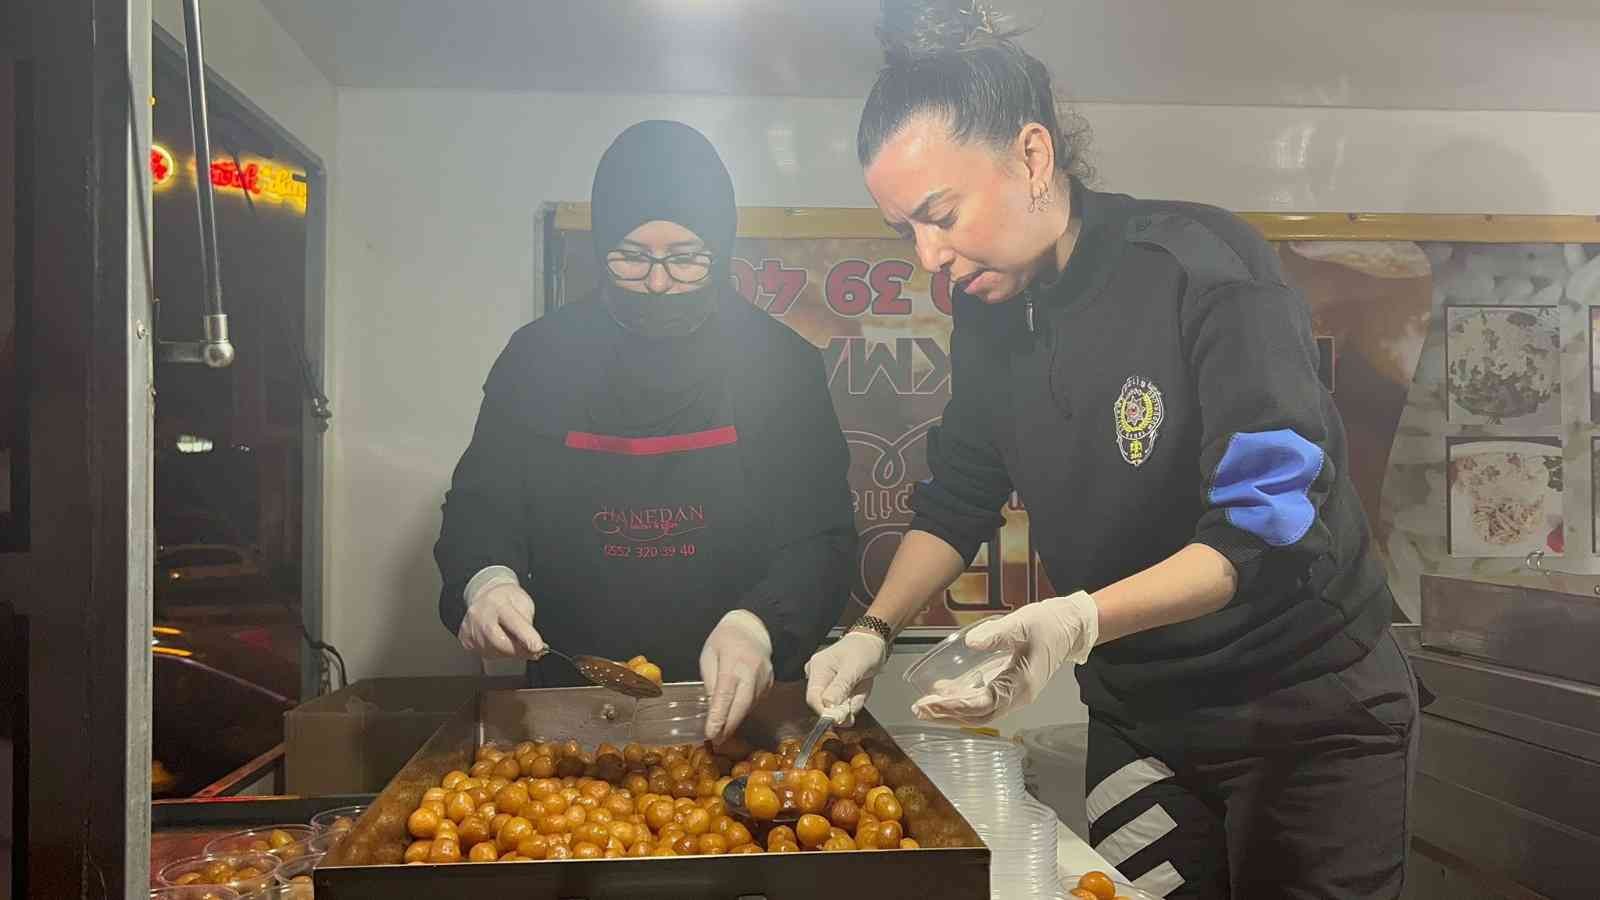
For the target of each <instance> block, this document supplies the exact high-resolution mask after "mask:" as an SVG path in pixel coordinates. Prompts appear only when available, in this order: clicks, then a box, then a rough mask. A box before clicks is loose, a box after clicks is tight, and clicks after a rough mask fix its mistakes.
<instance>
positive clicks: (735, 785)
mask: <svg viewBox="0 0 1600 900" xmlns="http://www.w3.org/2000/svg"><path fill="white" fill-rule="evenodd" d="M833 723H834V713H833V711H832V710H830V711H829V712H827V713H824V714H823V715H821V716H819V717H818V718H817V724H815V725H813V726H811V732H810V733H809V734H807V735H806V739H805V740H804V741H802V742H801V743H800V750H799V752H798V753H796V754H795V757H794V758H795V760H796V762H797V763H798V764H800V765H804V764H805V761H806V760H809V759H810V758H811V754H812V753H814V752H815V751H816V749H817V744H819V743H821V742H822V735H823V734H825V733H826V732H827V730H828V729H829V728H832V727H833ZM782 779H783V774H782V773H781V772H774V773H773V776H772V781H773V784H778V783H780V782H781V781H782ZM749 786H750V776H749V775H740V776H739V777H738V778H735V779H734V780H732V781H730V782H728V786H727V787H725V788H723V789H722V802H723V804H724V805H725V806H727V808H728V812H729V813H730V814H732V815H735V816H739V817H741V818H744V819H751V820H753V819H754V818H755V817H754V816H752V815H750V810H749V808H748V807H746V806H745V805H744V794H745V790H746V789H747V788H749ZM799 820H800V813H798V812H783V811H781V810H780V811H779V812H778V814H777V815H776V816H774V817H773V818H772V821H773V823H775V824H778V825H789V824H792V823H794V822H798V821H799Z"/></svg>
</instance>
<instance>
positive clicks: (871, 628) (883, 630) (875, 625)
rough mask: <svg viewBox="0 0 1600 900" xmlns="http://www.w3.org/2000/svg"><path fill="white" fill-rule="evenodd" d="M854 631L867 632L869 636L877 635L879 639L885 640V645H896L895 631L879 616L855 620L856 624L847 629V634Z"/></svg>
mask: <svg viewBox="0 0 1600 900" xmlns="http://www.w3.org/2000/svg"><path fill="white" fill-rule="evenodd" d="M852 631H862V632H866V633H867V634H875V635H877V636H878V637H881V638H883V642H884V643H885V644H893V643H894V629H893V628H891V627H889V623H888V622H885V621H884V620H882V619H880V618H878V617H877V616H862V617H861V618H859V619H857V620H855V622H854V623H853V624H851V626H850V627H849V628H846V629H845V634H849V633H850V632H852Z"/></svg>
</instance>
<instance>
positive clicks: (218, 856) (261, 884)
mask: <svg viewBox="0 0 1600 900" xmlns="http://www.w3.org/2000/svg"><path fill="white" fill-rule="evenodd" d="M217 863H225V864H227V865H228V866H231V867H233V868H234V869H242V868H246V867H249V868H254V869H256V870H258V872H259V873H260V874H257V875H253V876H251V877H249V878H231V879H228V880H227V881H224V882H223V883H222V884H223V886H224V887H230V888H232V889H233V890H234V891H236V892H238V893H239V894H241V895H247V894H252V893H255V892H256V891H259V890H263V889H265V888H268V887H271V886H272V885H274V884H277V873H278V867H279V866H280V865H282V861H281V860H279V859H278V858H277V857H276V856H273V855H272V854H270V853H205V854H201V855H199V856H188V857H184V858H183V859H180V860H176V861H174V862H170V863H168V864H166V865H165V866H162V867H161V871H160V872H159V873H157V876H156V877H157V879H158V880H159V881H160V882H161V884H162V885H163V886H180V885H179V883H180V882H181V881H182V880H183V878H184V876H186V875H189V874H190V873H202V876H203V877H204V873H205V872H206V870H207V869H208V868H209V867H211V866H212V865H214V864H217Z"/></svg>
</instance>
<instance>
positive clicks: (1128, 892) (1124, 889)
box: [1061, 872, 1161, 900]
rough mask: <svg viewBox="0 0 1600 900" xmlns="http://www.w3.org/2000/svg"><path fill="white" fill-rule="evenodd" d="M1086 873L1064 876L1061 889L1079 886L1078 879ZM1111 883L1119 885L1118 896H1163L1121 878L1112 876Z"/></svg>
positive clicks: (1148, 899) (1152, 899)
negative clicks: (1142, 889) (1143, 889)
mask: <svg viewBox="0 0 1600 900" xmlns="http://www.w3.org/2000/svg"><path fill="white" fill-rule="evenodd" d="M1085 874H1087V873H1074V874H1072V875H1069V876H1067V877H1064V878H1062V879H1061V890H1062V892H1063V893H1066V892H1068V891H1071V890H1072V889H1073V888H1075V887H1077V886H1078V879H1080V878H1082V877H1083V876H1084V875H1085ZM1100 874H1102V875H1107V876H1108V877H1109V874H1108V873H1105V872H1102V873H1100ZM1111 883H1112V884H1114V885H1116V887H1117V896H1118V897H1126V898H1127V900H1161V898H1160V897H1157V896H1156V895H1155V894H1152V893H1150V892H1149V891H1141V890H1139V889H1138V888H1136V887H1134V886H1133V885H1131V884H1129V883H1128V882H1126V881H1123V880H1122V879H1120V878H1112V879H1111Z"/></svg>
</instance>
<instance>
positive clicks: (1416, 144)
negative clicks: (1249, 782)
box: [327, 90, 1600, 726]
mask: <svg viewBox="0 0 1600 900" xmlns="http://www.w3.org/2000/svg"><path fill="white" fill-rule="evenodd" d="M859 108H860V102H859V101H858V100H852V99H846V100H795V99H784V100H773V99H753V98H691V97H666V98H652V97H640V96H630V97H605V96H593V95H587V96H580V95H556V94H542V95H541V94H512V93H451V92H427V91H370V90H343V91H341V92H340V95H339V107H338V115H339V121H338V147H337V157H338V159H339V160H340V161H341V164H340V167H339V169H338V170H337V172H336V173H335V177H334V184H335V189H334V199H335V203H334V207H335V209H336V210H337V214H336V215H335V217H334V219H333V225H334V228H333V231H334V241H335V243H336V244H337V245H338V247H339V249H340V253H339V257H338V264H337V268H336V270H335V272H334V278H333V284H332V287H331V292H330V301H329V333H330V345H329V349H330V356H331V357H332V358H333V359H334V361H335V362H334V366H333V370H332V371H333V375H334V378H333V381H332V384H331V388H330V391H329V392H330V394H331V395H332V396H333V398H334V402H335V404H336V406H335V408H336V409H337V411H338V417H337V418H336V419H335V420H334V424H333V433H334V434H335V435H337V440H336V442H335V443H334V445H333V447H332V448H331V455H330V459H329V469H328V507H327V514H328V519H327V530H328V536H329V541H330V544H331V545H332V548H331V551H330V556H329V560H330V566H331V568H330V573H329V589H328V593H327V597H328V604H329V610H328V628H329V632H328V633H329V636H330V639H331V640H333V641H334V642H335V643H336V644H337V645H338V646H339V647H340V649H341V650H342V651H343V652H344V655H345V658H346V659H347V660H348V662H349V665H350V671H351V675H352V677H369V676H373V675H379V674H388V675H398V674H423V673H431V672H445V671H451V672H468V671H472V670H473V669H474V668H475V663H474V662H473V661H472V660H470V659H468V658H467V657H466V655H465V654H463V653H462V652H461V651H460V650H459V649H458V648H457V647H456V645H455V643H454V640H453V639H452V638H451V636H450V635H449V634H448V632H446V631H445V630H444V629H443V628H442V627H441V626H440V625H439V622H438V618H437V614H436V608H435V599H436V595H437V592H438V587H439V581H438V574H437V572H436V570H435V568H434V564H433V560H432V556H431V545H432V542H433V540H434V539H435V537H436V536H437V531H438V527H439V503H440V500H441V498H442V495H443V491H444V489H445V487H446V485H447V484H448V480H449V476H450V471H451V468H452V467H453V466H454V464H455V461H456V459H457V458H458V456H459V455H460V453H461V451H462V449H463V448H464V446H465V444H466V441H467V438H468V436H469V435H470V432H471V428H472V423H473V420H474V418H475V416H476V413H477V405H478V401H479V398H480V387H481V384H482V381H483V378H484V375H485V374H486V373H487V371H488V368H489V365H490V363H491V362H492V361H493V359H494V357H495V355H496V354H497V353H498V352H499V351H500V349H501V348H502V347H503V345H504V342H505V340H506V338H507V336H509V334H510V333H511V332H512V330H514V329H515V328H516V327H518V326H519V325H521V324H522V323H524V322H526V321H527V320H528V319H529V318H531V317H532V315H533V314H534V309H535V285H536V284H537V283H538V274H537V273H536V272H535V256H534V240H535V227H536V226H535V217H536V213H537V211H538V209H539V207H540V205H541V204H542V203H544V202H546V201H554V200H586V199H588V195H589V185H590V180H591V178H592V176H593V172H594V165H595V163H596V161H597V160H598V158H599V155H600V153H601V152H602V151H603V150H604V149H605V147H606V145H607V144H608V143H609V142H610V140H611V139H612V138H613V137H614V136H615V135H616V133H617V132H618V131H620V130H621V129H622V128H624V127H626V126H627V125H628V124H631V123H632V122H634V121H637V120H639V119H642V118H650V117H673V118H680V119H683V120H685V121H687V122H689V123H691V124H693V125H695V126H697V127H699V128H701V129H702V130H703V131H705V132H706V134H707V135H708V136H710V138H711V139H712V141H713V142H714V143H716V145H717V146H718V147H719V148H720V149H721V151H722V153H723V156H724V158H725V159H726V161H727V163H728V167H729V169H730V170H731V171H732V173H733V177H734V182H735V184H736V186H737V190H738V198H739V202H740V203H741V204H744V205H805V206H865V205H868V204H869V201H868V198H867V195H866V193H865V191H864V190H863V188H862V187H861V183H860V173H859V170H858V168H857V165H856V162H855V158H854V138H855V122H856V116H857V114H858V112H859ZM1081 112H1082V113H1083V114H1084V115H1085V116H1086V117H1087V118H1088V119H1089V120H1090V122H1091V123H1092V124H1093V126H1094V130H1095V141H1094V147H1093V151H1092V159H1093V162H1094V163H1095V164H1096V165H1097V166H1098V168H1099V172H1100V176H1101V184H1102V185H1103V186H1104V187H1107V188H1110V189H1115V190H1120V191H1126V192H1129V193H1134V194H1142V195H1146V196H1159V197H1167V198H1174V199H1186V200H1197V201H1204V202H1210V203H1216V204H1219V205H1222V206H1226V207H1229V208H1231V209H1235V210H1272V211H1313V210H1326V211H1366V212H1500V213H1573V214H1576V213H1584V214H1592V213H1595V212H1597V211H1600V169H1596V168H1595V166H1594V163H1593V160H1594V147H1595V144H1596V140H1595V139H1596V136H1597V135H1600V115H1584V114H1548V113H1514V112H1485V113H1459V112H1457V113H1441V112H1394V111H1369V110H1350V109H1309V108H1305V109H1302V108H1265V107H1262V108H1244V107H1178V106H1109V105H1103V106H1086V107H1084V108H1082V109H1081ZM881 681H883V682H884V684H882V685H880V687H879V692H878V695H877V700H876V702H875V703H874V709H875V711H876V712H877V714H878V716H879V718H881V719H883V720H886V721H903V720H906V719H907V718H908V714H907V713H906V711H905V710H906V704H907V703H908V702H909V698H908V697H907V696H906V695H905V692H904V691H898V692H897V691H896V687H898V686H899V685H900V682H899V680H898V678H897V677H888V676H886V677H885V678H883V679H881ZM1075 694H1076V691H1075V688H1074V686H1073V685H1072V684H1071V683H1070V680H1069V679H1059V680H1058V683H1057V686H1056V687H1055V688H1054V689H1053V690H1052V693H1051V695H1047V697H1046V698H1044V699H1043V700H1041V702H1040V703H1038V704H1036V706H1035V707H1034V708H1033V709H1031V710H1029V711H1028V713H1027V714H1026V715H1024V716H1022V717H1020V718H1019V720H1018V721H1015V722H1008V723H1002V724H1003V725H1007V726H1020V725H1026V724H1038V723H1041V722H1048V721H1060V720H1066V719H1069V718H1080V717H1081V707H1079V706H1078V705H1077V703H1076V697H1075Z"/></svg>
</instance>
